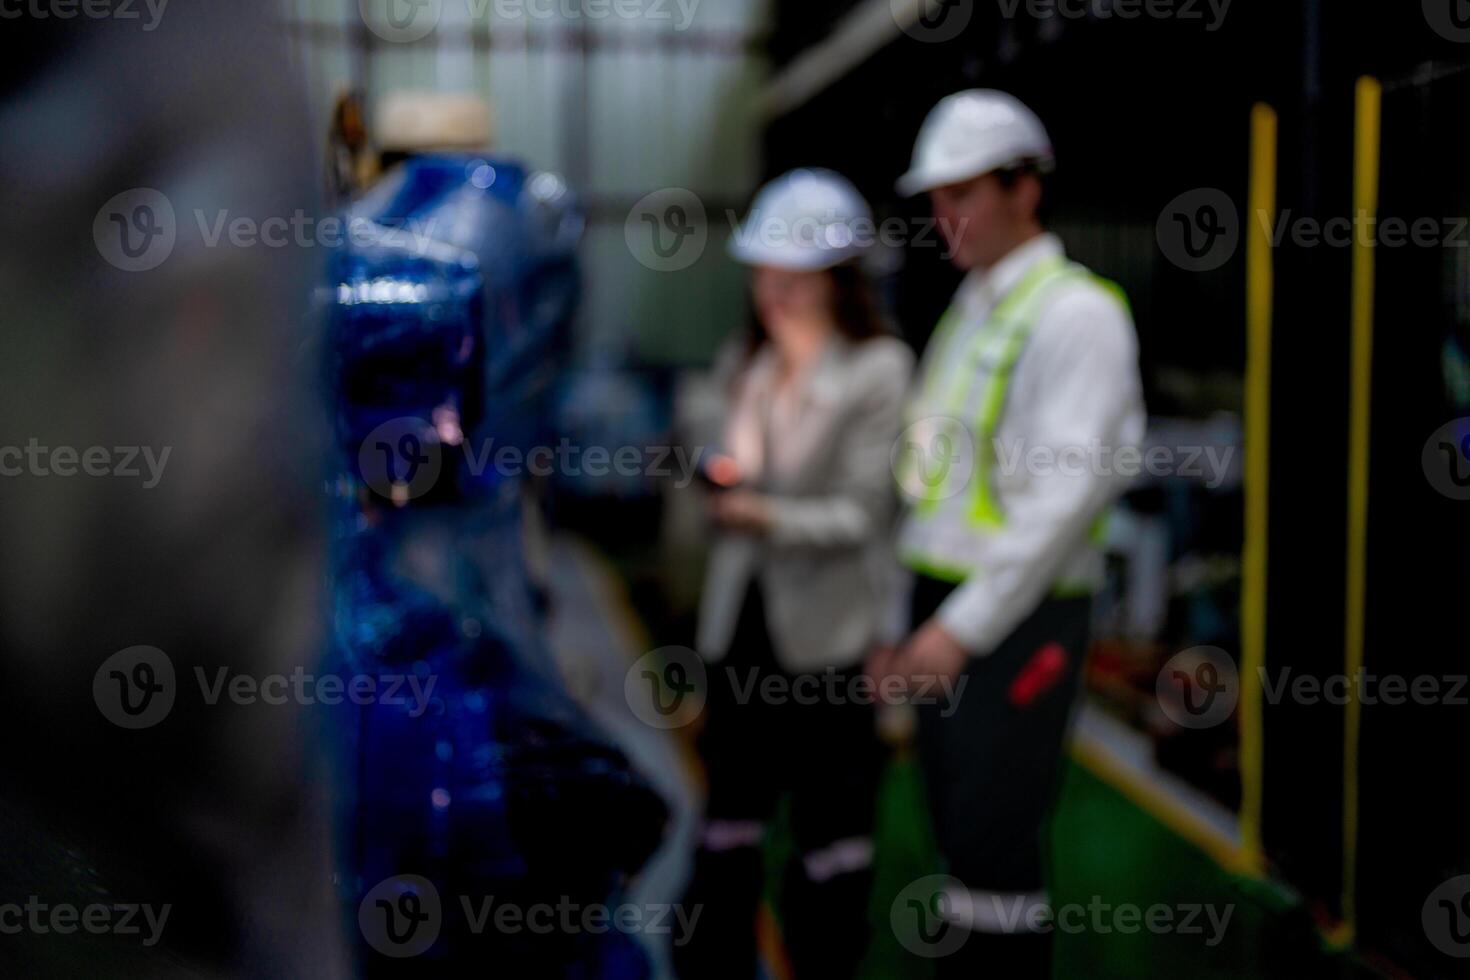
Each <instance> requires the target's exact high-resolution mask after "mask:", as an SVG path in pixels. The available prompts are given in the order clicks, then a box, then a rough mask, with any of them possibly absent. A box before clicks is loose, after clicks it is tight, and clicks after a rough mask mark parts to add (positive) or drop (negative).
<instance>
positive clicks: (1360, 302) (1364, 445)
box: [1342, 76, 1383, 940]
mask: <svg viewBox="0 0 1470 980" xmlns="http://www.w3.org/2000/svg"><path fill="white" fill-rule="evenodd" d="M1356 97H1357V126H1356V135H1355V145H1354V148H1353V218H1354V222H1355V224H1354V234H1353V247H1352V252H1353V284H1352V289H1353V294H1352V366H1351V369H1350V378H1351V390H1350V394H1349V415H1348V521H1347V597H1346V604H1345V605H1346V643H1345V646H1346V650H1345V657H1344V660H1345V665H1344V666H1345V669H1346V671H1347V675H1348V678H1349V679H1350V680H1349V683H1348V702H1347V706H1346V710H1345V711H1344V716H1343V728H1344V731H1343V759H1342V919H1343V925H1344V927H1345V930H1346V933H1347V937H1346V938H1348V939H1349V940H1351V939H1352V936H1353V934H1354V932H1355V931H1356V929H1357V879H1358V733H1359V730H1360V727H1361V725H1362V705H1361V704H1360V703H1359V701H1358V699H1357V694H1356V685H1355V684H1354V683H1352V680H1351V679H1352V678H1356V677H1357V676H1358V675H1359V673H1360V672H1361V670H1362V668H1363V624H1364V621H1365V614H1366V603H1367V585H1368V445H1369V434H1370V433H1369V423H1370V419H1371V408H1372V394H1373V275H1374V262H1373V260H1374V254H1373V241H1374V239H1373V235H1374V230H1375V229H1376V227H1377V219H1378V159H1379V142H1380V136H1379V134H1380V124H1381V120H1382V103H1383V87H1382V86H1381V85H1380V84H1379V83H1378V80H1377V79H1375V78H1370V77H1367V76H1364V77H1362V78H1360V79H1358V85H1357V93H1356Z"/></svg>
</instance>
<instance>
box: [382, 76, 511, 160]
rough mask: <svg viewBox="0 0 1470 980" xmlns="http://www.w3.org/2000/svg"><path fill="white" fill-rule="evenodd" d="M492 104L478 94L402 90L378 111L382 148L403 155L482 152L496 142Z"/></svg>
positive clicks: (391, 95)
mask: <svg viewBox="0 0 1470 980" xmlns="http://www.w3.org/2000/svg"><path fill="white" fill-rule="evenodd" d="M490 117H491V112H490V104H489V103H488V102H486V101H485V100H484V99H482V98H480V97H479V96H477V95H469V94H454V93H446V92H418V91H400V92H390V93H388V94H387V95H385V96H384V97H383V101H382V104H381V105H380V106H379V108H378V126H377V129H378V131H377V134H376V136H377V142H378V146H379V148H380V149H383V150H390V151H402V152H426V151H430V150H482V149H486V148H487V147H489V146H490V143H491V141H492V139H493V136H494V133H493V127H492V125H491V119H490Z"/></svg>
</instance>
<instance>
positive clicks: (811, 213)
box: [730, 169, 877, 271]
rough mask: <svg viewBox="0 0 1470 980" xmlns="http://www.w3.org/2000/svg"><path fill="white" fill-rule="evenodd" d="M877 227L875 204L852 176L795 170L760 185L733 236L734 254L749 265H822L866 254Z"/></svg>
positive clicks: (806, 267)
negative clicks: (862, 191) (863, 194)
mask: <svg viewBox="0 0 1470 980" xmlns="http://www.w3.org/2000/svg"><path fill="white" fill-rule="evenodd" d="M876 233H877V229H876V227H875V226H874V224H873V210H872V208H870V207H869V206H868V202H867V201H865V200H864V199H863V196H862V195H861V194H859V193H858V190H857V188H856V187H854V186H852V184H851V183H850V182H849V181H848V180H847V178H845V177H843V176H842V175H841V174H838V173H834V172H833V171H831V170H821V169H803V170H793V171H791V172H790V173H788V174H785V175H783V176H781V177H777V178H776V179H775V180H773V181H771V182H770V183H769V184H767V185H766V186H765V187H763V188H761V191H760V193H759V194H757V195H756V198H755V203H753V204H752V205H751V206H750V214H748V215H747V216H746V218H745V221H744V222H743V223H742V224H741V225H740V227H739V228H737V229H735V233H734V234H733V235H731V236H730V254H731V255H732V256H733V257H734V258H735V259H736V261H739V262H743V263H745V264H746V265H766V266H776V267H778V268H782V269H795V270H799V271H817V270H821V269H830V268H832V267H833V266H836V265H841V264H842V263H843V262H847V261H849V260H851V259H856V258H858V257H860V256H862V255H863V253H864V252H866V251H867V249H868V247H869V246H871V245H872V243H873V239H874V236H875V235H876Z"/></svg>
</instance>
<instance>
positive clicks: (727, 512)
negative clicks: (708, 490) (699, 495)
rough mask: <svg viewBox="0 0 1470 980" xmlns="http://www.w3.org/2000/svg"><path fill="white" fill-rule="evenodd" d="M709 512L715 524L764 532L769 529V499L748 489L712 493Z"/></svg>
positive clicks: (734, 528)
mask: <svg viewBox="0 0 1470 980" xmlns="http://www.w3.org/2000/svg"><path fill="white" fill-rule="evenodd" d="M709 513H710V517H711V519H713V520H714V521H715V522H716V523H717V524H720V525H721V526H723V527H726V528H729V529H731V530H734V531H749V532H753V533H755V534H766V533H769V532H770V530H771V505H770V501H769V500H768V499H767V498H766V497H765V496H764V495H762V494H759V493H754V492H752V491H750V490H724V491H721V492H718V493H715V494H712V495H711V497H710V502H709Z"/></svg>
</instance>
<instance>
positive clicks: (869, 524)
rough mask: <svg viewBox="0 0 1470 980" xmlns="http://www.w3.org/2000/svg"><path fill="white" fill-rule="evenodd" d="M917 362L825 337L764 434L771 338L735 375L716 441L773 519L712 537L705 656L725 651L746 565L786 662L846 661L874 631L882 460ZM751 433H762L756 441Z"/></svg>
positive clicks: (865, 646)
mask: <svg viewBox="0 0 1470 980" xmlns="http://www.w3.org/2000/svg"><path fill="white" fill-rule="evenodd" d="M913 367H914V358H913V354H912V353H911V352H910V351H909V349H908V347H907V346H905V345H904V344H903V343H902V342H901V341H899V340H896V339H893V338H891V337H879V338H875V339H872V340H868V341H863V342H854V341H849V340H847V339H845V338H834V339H833V340H832V342H831V343H829V344H828V345H827V347H826V349H825V350H824V351H823V352H822V354H821V355H820V356H819V357H818V359H817V361H816V362H815V363H814V364H813V365H812V367H811V369H810V370H809V371H808V373H807V376H806V377H805V378H804V379H802V380H801V381H800V382H798V385H799V387H798V388H797V390H796V391H795V392H794V395H795V402H794V405H795V409H794V411H792V412H791V417H790V418H787V419H783V422H782V425H781V427H780V431H779V432H777V433H776V434H775V438H774V439H772V438H771V437H770V435H769V433H768V429H769V420H770V418H771V398H772V392H773V391H774V389H775V384H776V379H777V369H778V363H777V355H776V353H775V351H774V350H772V349H771V347H770V345H769V344H768V345H766V347H765V348H763V349H762V350H761V351H759V352H758V353H757V354H756V355H755V357H754V358H753V359H752V361H751V363H750V365H749V366H748V367H747V368H746V369H745V371H744V373H743V375H742V376H741V377H740V378H739V380H738V381H737V383H736V387H735V393H734V397H733V402H732V405H731V409H730V415H729V418H728V423H727V427H726V433H727V434H726V439H727V447H728V449H729V451H731V452H732V454H733V455H735V457H736V459H737V461H738V462H740V464H741V469H742V473H744V474H745V475H746V485H747V486H748V487H749V488H750V489H753V490H756V491H758V492H761V493H763V494H766V495H768V496H769V497H770V499H771V501H772V522H773V527H772V530H771V532H770V534H769V535H764V536H757V535H749V534H735V533H724V534H721V535H720V536H719V537H718V538H717V539H716V541H715V543H714V548H713V550H712V552H711V554H710V560H709V566H708V570H707V574H706V576H705V584H704V593H703V597H702V601H701V604H700V615H699V630H698V639H697V645H698V647H699V650H700V652H701V654H703V655H704V657H705V658H706V659H708V660H710V661H717V660H719V659H721V658H722V657H724V655H725V654H726V652H728V649H729V645H730V638H731V636H732V634H733V633H734V631H735V623H736V620H737V619H738V618H739V615H740V606H741V603H742V601H743V600H744V598H745V593H746V589H747V587H748V585H749V583H750V580H751V577H752V576H759V581H760V585H761V590H762V595H763V598H764V599H765V607H766V621H767V627H768V629H769V631H770V635H771V640H772V643H773V645H774V647H775V653H776V658H777V660H778V661H779V662H780V664H781V665H782V667H784V668H785V669H787V670H790V671H799V672H816V671H821V670H824V669H826V668H828V667H838V668H841V667H848V666H852V665H853V664H856V663H857V662H858V661H860V660H861V659H862V658H863V656H864V655H866V654H867V652H868V651H869V650H870V649H871V647H872V645H873V644H874V642H876V640H877V632H878V627H879V618H880V610H881V609H882V608H884V606H885V603H886V599H887V594H886V593H887V590H888V589H889V587H890V582H889V581H888V571H889V570H891V569H892V568H894V560H893V540H892V536H893V535H892V529H893V520H894V513H895V502H896V501H895V482H894V477H893V472H892V468H891V463H890V457H891V453H892V449H893V443H894V440H895V439H896V438H897V437H898V434H899V430H900V428H901V426H902V418H903V406H904V400H905V397H906V395H907V392H908V386H909V381H910V375H911V374H912V372H913ZM752 432H757V433H762V434H765V437H764V438H762V439H758V440H756V444H755V445H754V446H752V444H751V443H752V440H751V438H750V433H752ZM773 455H774V456H776V457H777V458H778V459H777V460H775V461H773V459H772V456H773Z"/></svg>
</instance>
